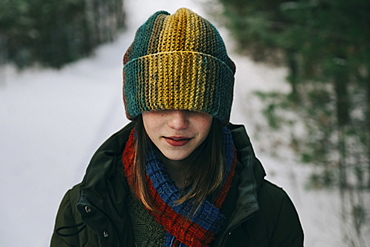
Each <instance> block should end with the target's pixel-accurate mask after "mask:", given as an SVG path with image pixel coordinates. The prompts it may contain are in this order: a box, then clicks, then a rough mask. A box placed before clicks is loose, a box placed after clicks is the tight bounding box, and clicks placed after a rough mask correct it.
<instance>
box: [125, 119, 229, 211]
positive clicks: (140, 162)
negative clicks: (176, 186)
mask: <svg viewBox="0 0 370 247" xmlns="http://www.w3.org/2000/svg"><path fill="white" fill-rule="evenodd" d="M134 121H135V122H136V124H135V132H136V135H137V136H136V145H135V146H136V150H135V154H136V155H135V159H134V164H133V176H132V177H131V179H132V184H133V185H134V193H135V194H136V196H137V197H138V198H139V200H140V201H141V202H142V203H143V204H144V206H145V207H146V208H148V209H150V210H154V207H153V203H152V201H151V199H150V195H149V192H148V189H147V185H146V171H145V160H146V152H147V150H148V145H154V144H152V143H151V140H150V139H149V137H148V135H147V133H146V131H145V129H144V124H143V120H142V116H141V115H140V116H138V117H137V118H136V119H135V120H134ZM225 170H226V161H225V154H224V150H223V145H222V124H221V121H220V120H218V119H216V118H214V119H213V121H212V125H211V128H210V131H209V134H208V136H207V138H206V139H205V140H204V142H203V143H202V144H201V145H200V146H199V147H198V148H197V149H196V150H194V151H193V153H192V154H191V159H190V160H189V163H188V165H187V167H186V168H185V174H184V176H185V177H186V178H187V189H186V193H183V195H182V196H181V198H179V199H178V200H177V201H176V203H178V204H181V203H183V202H185V201H186V200H189V199H193V208H194V209H196V208H197V207H198V206H199V205H200V204H201V203H202V202H203V201H204V200H205V199H206V197H207V196H208V195H210V194H212V193H214V192H215V191H217V190H218V189H219V188H220V187H221V185H222V181H223V178H224V176H225Z"/></svg>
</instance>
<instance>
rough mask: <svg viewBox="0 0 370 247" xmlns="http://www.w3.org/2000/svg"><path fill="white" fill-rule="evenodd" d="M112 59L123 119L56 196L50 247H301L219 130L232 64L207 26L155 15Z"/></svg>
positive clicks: (246, 147)
mask: <svg viewBox="0 0 370 247" xmlns="http://www.w3.org/2000/svg"><path fill="white" fill-rule="evenodd" d="M123 63H124V67H123V97H124V105H125V109H126V114H127V117H128V118H129V119H130V120H132V122H131V123H130V124H128V125H127V126H126V127H124V128H123V129H122V130H120V131H119V132H117V133H116V134H114V135H113V136H112V137H110V138H109V139H108V140H107V141H106V142H105V143H104V144H103V145H102V146H101V147H100V148H99V149H98V150H97V152H96V153H95V155H94V156H93V158H92V160H91V162H90V164H89V166H88V168H87V171H86V175H85V177H84V179H83V181H82V182H81V183H80V184H78V185H76V186H75V187H73V188H72V189H71V190H69V191H68V192H67V193H66V195H65V197H64V199H63V200H62V203H61V205H60V208H59V212H58V215H57V219H56V223H55V230H54V233H53V236H52V240H51V246H303V231H302V227H301V224H300V221H299V218H298V215H297V212H296V210H295V208H294V206H293V204H292V202H291V201H290V199H289V197H288V195H287V194H286V193H285V192H284V191H283V190H282V189H280V188H278V187H277V186H275V185H274V184H272V183H270V182H268V181H267V180H265V179H264V176H265V173H264V170H263V167H262V165H261V163H260V162H259V160H258V159H257V158H256V157H255V155H254V152H253V149H252V146H251V143H250V141H249V138H248V136H247V134H246V132H245V129H244V127H243V126H236V125H232V124H230V123H229V117H230V110H231V104H232V99H233V85H234V74H235V65H234V63H233V62H232V60H231V59H230V58H229V57H228V55H227V52H226V49H225V46H224V43H223V41H222V38H221V37H220V35H219V33H218V31H217V30H216V29H215V27H214V26H213V25H212V24H210V23H209V22H208V21H207V20H205V19H203V18H202V17H200V16H199V15H197V14H195V13H194V12H192V11H190V10H188V9H185V8H183V9H179V10H178V11H177V12H176V13H175V14H173V15H170V14H169V13H167V12H164V11H159V12H157V13H155V14H154V15H152V16H151V17H150V18H149V19H148V20H147V21H146V22H145V23H144V24H143V25H142V26H141V27H140V28H139V29H138V31H137V33H136V36H135V39H134V41H133V43H132V45H131V46H130V47H129V48H128V50H127V52H126V53H125V56H124V59H123Z"/></svg>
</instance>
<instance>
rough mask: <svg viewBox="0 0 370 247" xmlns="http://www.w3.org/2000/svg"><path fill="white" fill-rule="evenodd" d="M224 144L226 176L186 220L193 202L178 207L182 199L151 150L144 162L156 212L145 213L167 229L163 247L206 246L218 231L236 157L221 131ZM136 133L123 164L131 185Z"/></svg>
mask: <svg viewBox="0 0 370 247" xmlns="http://www.w3.org/2000/svg"><path fill="white" fill-rule="evenodd" d="M223 133H224V134H223V145H224V150H225V155H226V163H227V169H226V176H225V179H224V182H223V187H222V189H221V191H220V192H219V193H218V195H217V196H216V199H215V200H214V201H213V203H212V202H210V201H209V200H205V201H204V202H203V203H202V204H201V205H200V206H199V208H198V209H197V210H196V212H195V213H194V214H193V215H192V216H191V217H190V218H188V217H187V216H188V215H189V213H190V211H191V210H192V208H193V207H192V206H193V203H192V200H191V199H189V200H187V201H185V202H184V203H182V204H180V205H178V204H176V203H175V201H176V200H178V199H179V198H180V196H181V192H180V190H179V189H178V188H177V186H176V185H175V183H174V182H173V181H172V180H171V179H170V177H169V175H168V174H167V172H166V170H165V168H164V166H163V164H162V162H161V160H160V158H159V156H158V155H157V154H156V152H157V151H156V150H155V149H154V148H153V147H150V150H149V152H148V155H147V159H146V173H147V176H146V177H147V188H148V190H149V194H150V197H151V198H150V199H151V200H152V202H153V204H154V207H155V209H156V210H153V211H152V210H148V211H149V213H150V214H152V215H153V216H154V218H155V220H156V221H157V222H158V223H159V224H161V225H162V226H163V228H164V229H165V230H166V239H165V243H164V246H180V247H182V246H209V245H210V243H211V242H212V241H213V240H214V239H215V235H216V234H217V233H218V232H219V231H220V228H221V226H222V225H223V222H224V219H225V216H224V215H223V214H222V213H221V210H220V208H221V206H222V203H223V202H224V200H225V198H226V196H227V193H228V191H229V189H230V186H231V181H232V178H233V176H234V171H235V165H236V154H235V148H234V144H233V140H232V137H231V133H230V131H229V130H228V129H227V128H226V127H224V128H223ZM134 150H135V131H134V129H133V130H132V131H131V134H130V136H129V139H128V141H127V143H126V147H125V149H124V151H123V156H122V161H123V164H124V172H125V176H126V177H127V178H128V179H127V180H128V181H129V186H130V187H131V189H133V185H132V184H131V182H130V181H131V179H129V178H130V177H131V176H132V173H133V171H132V169H133V162H134V157H135V153H134Z"/></svg>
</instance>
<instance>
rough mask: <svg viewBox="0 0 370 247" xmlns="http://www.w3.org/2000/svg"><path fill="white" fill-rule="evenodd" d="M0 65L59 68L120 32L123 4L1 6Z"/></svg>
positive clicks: (85, 0) (81, 0) (24, 1)
mask: <svg viewBox="0 0 370 247" xmlns="http://www.w3.org/2000/svg"><path fill="white" fill-rule="evenodd" d="M0 10H1V12H0V48H1V51H2V52H1V55H0V56H1V59H0V62H1V63H3V64H4V63H9V62H10V63H14V64H15V65H16V66H17V67H18V68H20V69H22V68H26V67H28V66H33V65H35V64H38V65H41V66H43V67H52V68H61V67H62V66H64V65H65V64H68V63H70V62H73V61H76V60H77V59H79V58H82V57H86V56H89V55H90V54H91V53H92V52H93V50H94V49H95V48H96V47H97V46H98V45H100V44H102V43H105V42H109V41H112V40H113V39H114V38H115V37H116V36H117V34H118V32H119V31H120V30H122V28H124V19H125V14H124V9H123V2H122V0H104V1H98V0H66V1H45V0H1V1H0Z"/></svg>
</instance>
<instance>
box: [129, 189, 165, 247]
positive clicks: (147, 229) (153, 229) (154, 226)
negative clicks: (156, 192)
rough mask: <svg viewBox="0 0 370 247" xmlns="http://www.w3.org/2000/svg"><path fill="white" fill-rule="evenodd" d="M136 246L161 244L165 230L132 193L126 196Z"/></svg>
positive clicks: (143, 246)
mask: <svg viewBox="0 0 370 247" xmlns="http://www.w3.org/2000/svg"><path fill="white" fill-rule="evenodd" d="M127 205H128V210H129V214H130V216H131V223H132V228H133V231H134V237H135V246H136V247H158V246H163V245H164V241H165V237H166V231H165V230H164V229H163V226H161V225H160V224H159V223H158V222H157V221H156V220H155V219H154V217H153V215H151V214H150V213H149V212H148V211H147V210H146V209H145V207H144V205H143V204H142V203H141V202H140V201H139V200H138V199H137V198H136V197H135V195H134V194H133V192H132V193H130V194H129V196H128V198H127Z"/></svg>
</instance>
